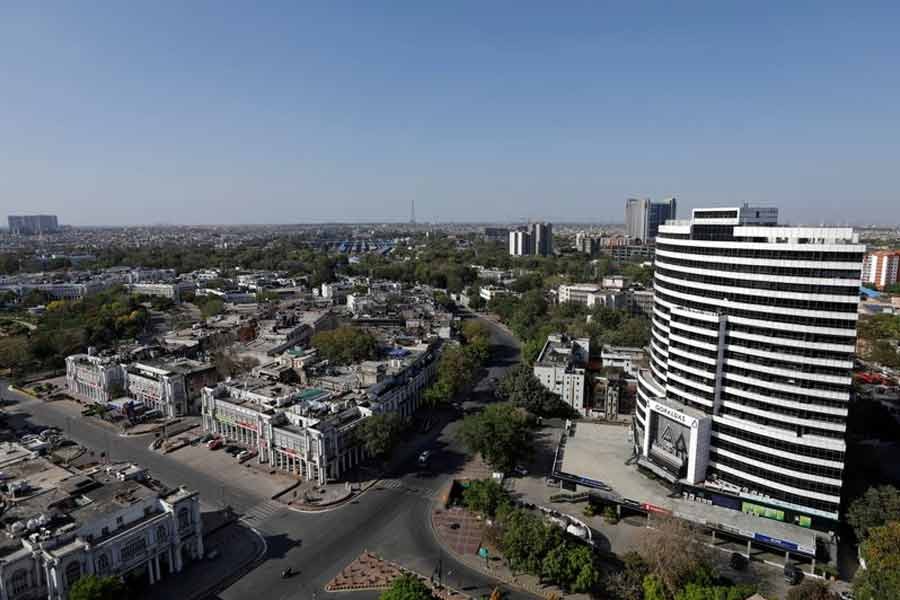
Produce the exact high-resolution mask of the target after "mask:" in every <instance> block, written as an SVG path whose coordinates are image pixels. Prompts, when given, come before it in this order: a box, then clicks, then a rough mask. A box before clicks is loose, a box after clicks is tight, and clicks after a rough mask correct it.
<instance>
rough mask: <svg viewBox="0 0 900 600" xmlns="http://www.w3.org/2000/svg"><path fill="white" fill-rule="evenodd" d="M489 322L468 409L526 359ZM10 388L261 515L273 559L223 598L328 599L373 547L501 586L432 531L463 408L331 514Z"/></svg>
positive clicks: (71, 433)
mask: <svg viewBox="0 0 900 600" xmlns="http://www.w3.org/2000/svg"><path fill="white" fill-rule="evenodd" d="M483 322H484V323H486V325H487V327H488V328H489V330H490V333H491V343H492V353H491V357H490V359H489V361H488V363H487V364H486V367H485V369H484V377H483V379H482V380H481V381H480V382H479V383H478V384H476V385H475V387H474V389H473V392H472V394H471V397H470V400H468V401H467V402H466V403H465V405H466V406H467V407H469V408H471V407H472V406H473V405H480V404H484V403H489V402H492V401H493V392H492V387H493V385H494V382H495V381H496V380H497V379H499V378H500V377H502V375H503V374H504V373H505V371H506V370H507V369H508V368H509V367H510V366H512V365H514V364H516V362H517V361H518V356H519V345H518V342H517V341H516V340H515V338H514V337H513V336H511V335H510V334H509V333H507V332H506V331H504V329H503V328H502V327H500V326H498V325H496V324H494V323H490V322H488V321H483ZM2 394H3V397H4V399H7V400H13V401H15V403H16V404H15V405H14V406H12V405H11V406H9V407H8V412H23V413H27V414H28V415H30V418H31V420H32V421H33V422H35V423H39V424H43V425H48V426H57V427H60V428H61V429H62V430H63V431H65V432H66V435H67V436H68V437H70V438H71V439H73V440H74V441H76V442H78V443H80V444H82V445H84V446H86V447H89V448H91V449H93V450H95V451H96V452H97V453H98V454H99V453H100V452H106V451H107V449H108V451H109V453H110V456H111V458H112V459H113V460H129V461H134V462H136V463H139V464H141V465H143V466H146V467H148V468H149V469H150V470H151V472H152V473H153V475H154V476H155V477H156V478H158V479H160V480H161V481H163V482H164V483H166V484H168V485H173V486H174V485H185V486H186V487H189V488H191V489H196V490H197V491H199V493H200V495H201V498H202V499H203V500H204V502H205V503H207V504H208V505H211V506H222V505H226V504H227V505H231V506H232V507H233V508H234V509H235V510H236V511H238V512H239V513H242V514H246V513H255V514H257V515H258V518H257V519H254V520H253V521H252V525H253V526H254V527H255V528H257V529H258V530H259V532H260V533H261V534H262V535H263V536H264V537H265V539H266V543H267V545H268V553H267V557H266V558H267V560H266V561H265V562H264V563H263V564H261V565H260V566H258V567H257V568H255V569H254V570H253V571H251V572H250V573H249V574H248V575H246V576H245V577H243V578H242V579H240V580H239V581H238V582H236V583H235V584H233V585H232V586H231V587H230V588H228V589H226V590H224V591H223V592H222V593H221V594H220V596H221V597H222V598H224V599H225V600H232V599H233V600H237V599H243V598H251V597H265V598H269V599H271V600H275V599H279V600H281V599H284V600H288V599H292V598H296V599H303V600H308V599H309V598H313V597H314V596H313V594H314V593H317V594H318V597H319V598H324V597H326V596H327V595H328V594H326V593H325V592H323V587H324V585H325V584H326V583H327V582H328V581H329V580H330V579H331V578H332V577H333V576H334V575H335V574H336V573H337V572H338V571H339V570H340V569H341V568H342V567H344V566H345V565H346V564H347V563H349V562H350V561H351V560H353V559H354V558H355V557H356V556H358V555H359V554H361V553H362V552H363V551H364V550H369V551H373V552H376V553H378V554H379V555H382V556H383V557H385V558H388V559H390V560H394V561H397V562H399V563H401V564H403V565H404V566H407V567H409V568H412V569H414V570H416V571H419V572H421V573H424V574H430V573H431V572H432V571H433V570H434V568H435V566H436V565H437V563H438V561H439V560H442V562H443V572H444V573H445V575H446V574H447V573H451V572H452V575H451V576H450V578H449V580H445V583H448V584H450V585H452V586H454V587H457V588H465V589H467V590H468V591H470V592H472V593H473V594H474V593H489V592H490V590H491V589H493V581H492V580H491V579H490V578H488V577H487V576H485V575H483V574H481V573H479V572H475V571H473V570H471V569H469V568H468V567H466V566H464V565H463V564H460V563H458V562H457V561H455V560H454V559H453V557H452V556H448V555H446V554H443V553H442V551H441V548H440V547H439V546H438V544H437V541H436V540H435V537H434V535H433V534H432V531H431V524H430V511H431V504H432V500H433V498H434V497H435V496H436V495H437V493H438V491H439V490H440V489H441V488H442V487H443V486H444V485H445V484H447V483H448V482H449V480H450V479H451V478H452V476H453V473H454V471H455V470H456V469H458V468H459V467H460V466H461V465H462V464H463V463H464V461H465V455H464V450H463V448H462V447H461V446H460V444H459V442H458V441H457V440H456V429H457V427H458V423H457V422H453V421H454V419H455V417H457V416H458V414H457V413H456V412H454V411H452V410H451V409H449V408H442V409H438V410H436V414H437V415H438V418H439V419H440V425H441V426H439V427H434V428H433V429H432V431H431V432H430V433H429V434H427V435H422V436H418V437H417V438H415V439H414V440H406V443H405V444H403V445H402V446H401V447H400V448H399V449H398V451H397V453H398V457H397V458H398V463H397V464H399V467H398V468H396V472H395V473H392V474H391V475H392V477H391V481H392V482H397V483H395V484H394V485H392V486H388V485H384V486H376V487H374V488H372V489H370V490H369V491H368V492H366V493H365V494H364V495H362V496H361V497H360V498H359V499H358V501H355V502H353V503H351V504H348V505H345V506H342V507H339V508H336V509H334V510H331V511H328V512H322V513H298V512H295V511H291V510H287V509H286V508H285V509H284V510H271V509H270V507H271V505H272V504H273V503H272V501H271V500H270V499H269V498H268V497H265V496H263V495H254V494H252V493H250V492H248V491H242V490H238V489H234V488H233V487H231V486H229V478H230V477H233V476H235V475H236V473H239V471H237V472H235V473H230V472H225V473H221V474H217V475H212V474H209V473H204V472H200V471H197V470H195V469H192V468H190V467H188V466H186V465H184V464H181V463H179V462H178V461H176V460H173V459H171V458H168V457H166V456H164V455H160V454H158V453H156V452H153V451H151V450H149V449H148V447H147V439H146V438H122V437H118V436H117V435H116V434H115V433H114V432H111V431H109V430H107V429H105V428H104V427H102V426H101V425H99V424H97V423H96V422H94V421H91V420H88V419H76V418H71V417H69V416H67V415H66V414H64V413H63V412H61V411H60V410H59V409H58V408H56V407H54V406H53V404H52V403H44V402H41V401H37V400H34V399H32V398H30V397H28V396H25V395H23V394H19V393H16V392H13V391H10V390H8V389H7V386H6V384H5V383H4V385H3V391H2ZM426 448H428V449H432V450H434V451H435V458H434V461H433V463H432V465H431V469H430V470H429V472H428V473H420V472H419V471H418V470H417V469H416V466H415V457H416V455H417V454H418V452H419V451H420V450H422V449H426ZM259 507H264V508H265V509H264V510H259ZM209 567H210V568H216V563H215V562H210V563H209ZM287 567H291V568H293V570H294V572H295V573H296V574H295V576H294V577H291V578H290V579H282V578H281V577H280V574H281V571H282V570H283V569H285V568H287ZM225 575H226V574H225V573H223V576H225ZM377 596H378V594H377V593H375V592H359V593H354V594H353V597H354V598H362V599H368V598H377ZM528 597H531V596H530V595H528V594H524V593H521V592H515V591H513V592H512V594H511V595H510V598H528Z"/></svg>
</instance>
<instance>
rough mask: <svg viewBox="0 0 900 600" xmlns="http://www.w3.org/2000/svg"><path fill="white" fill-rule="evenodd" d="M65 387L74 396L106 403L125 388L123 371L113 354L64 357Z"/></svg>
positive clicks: (116, 396) (119, 394)
mask: <svg viewBox="0 0 900 600" xmlns="http://www.w3.org/2000/svg"><path fill="white" fill-rule="evenodd" d="M66 388H67V390H68V392H69V393H70V394H72V395H73V396H75V397H76V398H81V399H83V400H87V401H89V402H96V403H100V404H106V403H108V402H109V401H110V400H115V399H116V398H118V397H119V396H121V394H122V393H123V391H124V389H125V373H124V371H123V370H122V366H121V365H120V364H119V362H118V360H117V357H115V356H94V355H92V354H73V355H71V356H68V357H66Z"/></svg>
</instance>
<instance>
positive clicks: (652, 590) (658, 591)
mask: <svg viewBox="0 0 900 600" xmlns="http://www.w3.org/2000/svg"><path fill="white" fill-rule="evenodd" d="M643 587H644V598H643V600H669V596H668V594H667V593H666V585H665V584H664V583H663V581H662V579H661V578H660V577H659V575H647V576H646V577H644V583H643Z"/></svg>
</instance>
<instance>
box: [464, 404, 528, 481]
mask: <svg viewBox="0 0 900 600" xmlns="http://www.w3.org/2000/svg"><path fill="white" fill-rule="evenodd" d="M459 435H460V438H461V440H462V442H463V444H465V446H466V448H468V450H469V451H470V452H472V453H480V454H481V456H482V458H484V460H485V462H487V463H488V464H489V465H491V466H492V467H494V468H495V469H497V470H499V471H503V472H508V471H511V470H512V469H513V468H514V467H515V466H516V463H518V462H519V461H520V460H521V459H523V458H525V457H526V456H527V455H528V452H530V449H531V431H530V428H529V424H528V421H527V419H526V417H525V414H524V413H523V412H522V411H521V410H520V409H518V408H516V407H515V406H513V405H512V404H508V403H501V404H491V405H488V406H487V407H486V408H485V409H484V410H483V411H481V412H480V413H478V414H474V415H469V416H468V417H466V418H465V419H463V422H462V426H461V427H460V430H459Z"/></svg>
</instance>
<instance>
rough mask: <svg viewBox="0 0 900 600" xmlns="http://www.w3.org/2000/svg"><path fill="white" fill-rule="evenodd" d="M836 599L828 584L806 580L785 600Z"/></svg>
mask: <svg viewBox="0 0 900 600" xmlns="http://www.w3.org/2000/svg"><path fill="white" fill-rule="evenodd" d="M836 598H837V596H836V595H835V594H833V593H832V592H831V590H829V589H828V584H827V583H825V582H824V581H821V580H818V579H806V580H804V581H803V583H801V584H800V585H798V586H796V587H792V588H791V589H789V590H788V593H787V596H785V600H836ZM676 600H681V599H680V598H676Z"/></svg>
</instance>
